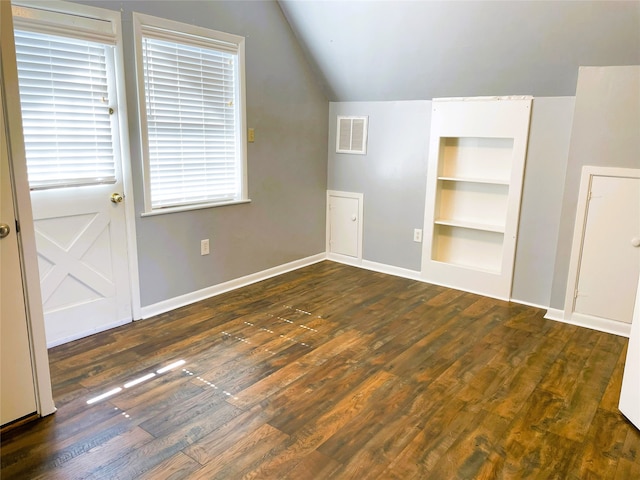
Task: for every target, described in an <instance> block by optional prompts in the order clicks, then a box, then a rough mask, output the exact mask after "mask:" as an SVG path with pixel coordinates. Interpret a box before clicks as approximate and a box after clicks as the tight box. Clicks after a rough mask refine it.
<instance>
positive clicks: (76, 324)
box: [31, 185, 132, 345]
mask: <svg viewBox="0 0 640 480" xmlns="http://www.w3.org/2000/svg"><path fill="white" fill-rule="evenodd" d="M115 188H118V187H117V185H116V186H115V187H114V185H93V186H85V187H75V188H63V189H59V190H43V191H34V192H32V195H31V198H32V202H33V210H34V220H35V231H36V245H37V250H38V263H39V267H40V282H41V290H42V302H43V307H44V313H45V326H46V331H47V343H48V344H49V345H55V344H59V343H63V342H65V341H67V340H70V339H73V338H79V337H81V336H85V335H90V334H91V333H94V332H98V331H101V330H105V329H108V328H111V327H113V326H117V325H120V324H122V323H125V322H127V321H130V320H131V317H132V316H131V300H130V289H129V276H128V268H127V267H128V260H127V258H128V257H127V247H126V240H125V239H126V232H125V221H124V206H123V205H120V204H114V203H112V202H111V201H110V195H111V193H112V192H113V191H114V189H115Z"/></svg>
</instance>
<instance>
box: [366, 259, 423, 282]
mask: <svg viewBox="0 0 640 480" xmlns="http://www.w3.org/2000/svg"><path fill="white" fill-rule="evenodd" d="M361 266H362V268H365V269H367V270H371V271H374V272H379V273H386V274H388V275H395V276H396V277H402V278H408V279H410V280H417V281H419V282H420V281H422V278H421V277H420V272H418V271H417V270H410V269H408V268H402V267H394V266H393V265H387V264H385V263H377V262H370V261H369V260H363V261H362V265H361Z"/></svg>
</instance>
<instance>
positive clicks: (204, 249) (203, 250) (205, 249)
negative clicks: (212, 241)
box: [200, 238, 209, 255]
mask: <svg viewBox="0 0 640 480" xmlns="http://www.w3.org/2000/svg"><path fill="white" fill-rule="evenodd" d="M200 255H209V239H208V238H205V239H204V240H200Z"/></svg>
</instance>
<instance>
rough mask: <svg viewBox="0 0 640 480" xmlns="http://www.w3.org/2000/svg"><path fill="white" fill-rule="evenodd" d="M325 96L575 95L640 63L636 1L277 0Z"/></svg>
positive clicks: (639, 3) (639, 13) (365, 98)
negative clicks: (602, 71) (589, 80)
mask: <svg viewBox="0 0 640 480" xmlns="http://www.w3.org/2000/svg"><path fill="white" fill-rule="evenodd" d="M279 4H280V6H281V8H282V11H283V12H284V14H285V16H286V18H287V20H288V21H289V24H290V25H291V27H292V29H293V31H294V33H295V35H296V36H297V37H298V39H299V41H300V43H301V45H302V47H303V49H304V50H305V53H306V55H307V57H308V59H309V61H310V63H311V64H312V65H313V67H314V68H315V69H316V72H317V73H318V77H319V78H320V81H321V82H322V86H323V89H324V91H325V94H326V96H327V97H328V98H329V100H331V101H374V100H417V99H431V98H435V97H452V96H477V95H517V94H530V95H534V96H564V95H574V94H575V89H576V79H577V75H578V67H579V66H587V65H589V66H599V65H634V64H636V65H637V64H640V1H637V0H635V1H426V0H423V1H420V0H417V1H400V0H398V1H373V0H351V1H314V0H311V1H301V0H279Z"/></svg>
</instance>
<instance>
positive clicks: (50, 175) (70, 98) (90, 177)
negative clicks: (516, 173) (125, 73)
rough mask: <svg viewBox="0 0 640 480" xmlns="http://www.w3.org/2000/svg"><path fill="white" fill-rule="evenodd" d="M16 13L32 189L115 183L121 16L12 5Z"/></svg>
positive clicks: (24, 127) (25, 136)
mask: <svg viewBox="0 0 640 480" xmlns="http://www.w3.org/2000/svg"><path fill="white" fill-rule="evenodd" d="M58 6H60V4H58ZM13 14H14V23H15V43H16V59H17V63H18V81H19V88H20V103H21V108H22V123H23V130H24V142H25V153H26V159H27V171H28V176H29V185H30V188H31V189H32V190H39V189H47V188H59V187H69V186H76V185H92V184H101V183H115V182H116V178H117V176H118V169H119V168H120V167H119V165H120V162H119V158H120V157H119V156H118V155H119V152H118V133H117V132H118V122H117V120H116V117H117V116H116V115H113V114H114V113H115V110H114V108H115V107H116V106H117V94H116V92H115V83H116V82H115V73H114V68H115V67H114V65H115V63H114V55H115V48H116V47H115V46H116V40H117V38H118V30H117V28H118V23H117V22H116V19H117V18H118V17H115V16H113V15H111V16H112V17H113V18H110V19H100V18H95V17H93V18H91V17H89V16H88V15H87V16H85V15H82V16H81V15H72V14H65V13H59V12H53V11H47V10H43V9H40V8H31V7H26V6H15V5H14V6H13Z"/></svg>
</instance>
